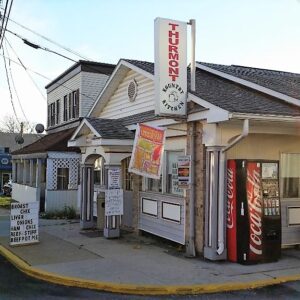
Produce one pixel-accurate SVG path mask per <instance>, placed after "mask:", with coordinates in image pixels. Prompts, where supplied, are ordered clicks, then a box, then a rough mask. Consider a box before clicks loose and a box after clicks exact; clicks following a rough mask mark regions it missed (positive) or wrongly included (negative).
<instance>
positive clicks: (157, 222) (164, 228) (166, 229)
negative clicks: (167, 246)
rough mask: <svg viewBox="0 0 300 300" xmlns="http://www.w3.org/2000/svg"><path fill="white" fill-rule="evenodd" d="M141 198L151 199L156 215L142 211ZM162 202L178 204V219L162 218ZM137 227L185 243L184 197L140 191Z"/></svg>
mask: <svg viewBox="0 0 300 300" xmlns="http://www.w3.org/2000/svg"><path fill="white" fill-rule="evenodd" d="M143 198H145V199H148V200H153V201H155V202H156V205H157V215H156V216H153V215H149V214H146V213H143V206H142V201H143ZM163 203H166V204H167V205H171V204H175V205H178V210H179V211H180V213H179V216H180V221H179V222H176V221H175V220H169V219H166V218H163V210H162V207H163ZM139 229H141V230H144V231H147V232H150V233H152V234H155V235H157V236H161V237H163V238H165V239H168V240H171V241H174V242H177V243H179V244H182V245H184V244H185V204H184V199H183V198H179V197H173V196H171V195H165V194H164V195H163V194H158V193H151V192H148V193H146V192H144V193H140V212H139Z"/></svg>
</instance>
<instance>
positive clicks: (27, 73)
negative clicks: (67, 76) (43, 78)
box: [5, 39, 47, 101]
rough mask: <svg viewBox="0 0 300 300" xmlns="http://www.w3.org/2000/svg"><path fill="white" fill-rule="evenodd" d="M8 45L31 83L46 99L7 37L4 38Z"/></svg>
mask: <svg viewBox="0 0 300 300" xmlns="http://www.w3.org/2000/svg"><path fill="white" fill-rule="evenodd" d="M5 40H6V42H7V44H8V46H9V47H10V49H11V50H12V51H13V52H14V54H15V55H16V57H17V59H18V61H19V62H20V64H21V66H22V67H23V69H24V70H25V71H26V74H27V75H28V77H29V78H30V80H31V81H32V83H33V84H34V85H35V87H36V88H37V90H38V91H39V93H40V94H41V96H42V97H43V98H44V100H46V101H47V99H46V97H45V95H44V94H43V92H42V91H41V90H40V88H39V86H38V85H37V84H36V82H35V81H34V79H33V78H32V76H31V75H30V74H29V72H28V71H27V67H25V65H24V64H23V62H22V61H21V59H20V58H19V56H18V54H17V53H16V51H15V50H14V48H13V47H12V46H11V44H10V43H9V41H8V40H7V39H5Z"/></svg>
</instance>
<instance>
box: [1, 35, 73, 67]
mask: <svg viewBox="0 0 300 300" xmlns="http://www.w3.org/2000/svg"><path fill="white" fill-rule="evenodd" d="M6 31H7V32H9V33H11V34H13V35H15V36H16V37H18V38H19V39H21V40H22V41H23V42H24V43H25V44H26V45H28V46H30V47H32V48H34V49H42V50H44V51H47V52H50V53H53V54H56V55H59V56H61V57H63V58H65V59H68V60H71V61H73V62H75V63H76V62H77V61H76V60H74V59H72V58H70V57H68V56H65V55H63V54H61V53H59V52H56V51H54V50H51V49H49V48H46V47H43V46H40V45H38V44H35V43H33V42H30V41H29V40H28V39H26V38H24V37H22V36H21V35H19V34H17V33H15V32H12V31H11V30H9V29H6Z"/></svg>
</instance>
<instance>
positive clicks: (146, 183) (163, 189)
mask: <svg viewBox="0 0 300 300" xmlns="http://www.w3.org/2000/svg"><path fill="white" fill-rule="evenodd" d="M170 152H177V153H178V156H179V155H185V149H182V148H181V149H172V150H164V153H163V164H162V169H161V170H162V171H161V177H160V179H152V178H146V177H144V180H143V191H145V192H148V193H159V194H166V195H170V196H175V197H184V196H185V192H184V189H181V190H182V193H181V194H179V193H171V192H169V191H170V190H169V189H168V175H169V174H168V153H170ZM171 175H172V174H171ZM154 180H160V184H159V185H160V189H159V191H155V190H153V189H151V188H150V184H151V182H153V181H154ZM159 185H158V186H159Z"/></svg>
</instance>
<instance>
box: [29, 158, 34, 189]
mask: <svg viewBox="0 0 300 300" xmlns="http://www.w3.org/2000/svg"><path fill="white" fill-rule="evenodd" d="M29 185H30V186H33V159H30V160H29Z"/></svg>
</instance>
